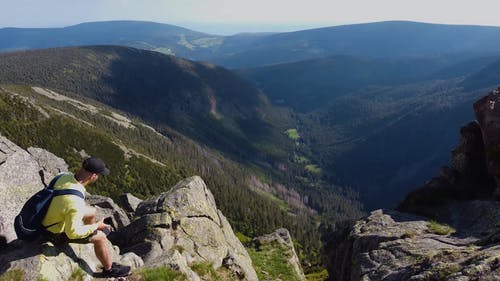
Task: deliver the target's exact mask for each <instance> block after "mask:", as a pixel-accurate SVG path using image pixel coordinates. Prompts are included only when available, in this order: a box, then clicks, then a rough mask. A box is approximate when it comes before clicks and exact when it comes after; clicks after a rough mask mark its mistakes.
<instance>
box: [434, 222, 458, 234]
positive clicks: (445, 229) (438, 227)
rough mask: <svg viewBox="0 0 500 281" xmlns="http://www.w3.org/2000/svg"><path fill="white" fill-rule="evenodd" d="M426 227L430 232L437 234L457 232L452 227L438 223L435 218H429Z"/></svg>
mask: <svg viewBox="0 0 500 281" xmlns="http://www.w3.org/2000/svg"><path fill="white" fill-rule="evenodd" d="M427 227H428V228H429V230H430V231H431V232H432V233H436V234H439V235H448V234H452V233H455V232H457V231H456V230H455V229H454V228H453V227H451V226H449V225H447V224H441V223H438V222H437V221H435V220H431V221H429V222H428V223H427Z"/></svg>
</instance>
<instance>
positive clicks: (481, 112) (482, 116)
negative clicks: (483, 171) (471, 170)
mask: <svg viewBox="0 0 500 281" xmlns="http://www.w3.org/2000/svg"><path fill="white" fill-rule="evenodd" d="M474 112H475V113H476V118H477V120H478V122H479V126H480V127H481V132H482V137H483V143H484V151H485V156H486V166H487V169H488V173H489V174H490V175H491V176H493V177H494V179H495V182H496V189H495V197H497V198H498V199H500V161H499V160H498V159H499V157H500V130H499V128H500V88H498V89H497V90H495V91H492V92H490V93H489V94H488V95H487V96H485V97H484V98H482V99H480V100H478V101H477V102H475V103H474Z"/></svg>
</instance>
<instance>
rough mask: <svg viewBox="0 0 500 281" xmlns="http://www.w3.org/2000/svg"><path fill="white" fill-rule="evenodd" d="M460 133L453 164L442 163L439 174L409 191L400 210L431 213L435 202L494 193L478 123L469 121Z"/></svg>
mask: <svg viewBox="0 0 500 281" xmlns="http://www.w3.org/2000/svg"><path fill="white" fill-rule="evenodd" d="M460 135H461V139H460V143H459V144H458V146H457V147H456V148H455V149H454V150H453V152H452V156H451V167H443V168H442V169H441V173H440V175H439V176H438V177H435V178H433V179H432V180H430V181H429V182H427V183H426V184H425V185H424V186H422V187H420V188H419V189H417V190H415V191H413V192H411V193H410V194H408V195H407V196H406V198H405V200H404V201H403V202H402V203H401V204H400V205H399V207H398V210H401V211H405V212H410V213H415V214H419V215H423V216H429V217H432V216H434V215H435V211H433V208H434V207H435V206H440V205H443V204H448V203H450V202H452V201H454V200H475V199H483V200H484V199H489V198H492V197H493V191H494V189H495V185H494V181H493V180H492V177H491V176H490V175H489V174H488V169H487V167H486V160H485V154H484V145H483V140H482V133H481V128H480V127H479V124H478V123H477V122H475V121H473V122H470V123H469V124H467V125H466V126H464V127H462V128H461V129H460Z"/></svg>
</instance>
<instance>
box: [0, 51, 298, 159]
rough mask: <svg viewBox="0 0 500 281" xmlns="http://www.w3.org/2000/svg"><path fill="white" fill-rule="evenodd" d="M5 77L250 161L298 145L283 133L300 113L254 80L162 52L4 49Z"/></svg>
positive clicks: (1, 72)
mask: <svg viewBox="0 0 500 281" xmlns="http://www.w3.org/2000/svg"><path fill="white" fill-rule="evenodd" d="M0 82H1V83H16V84H28V85H36V86H43V87H49V88H51V89H54V90H57V91H61V92H63V93H66V94H70V95H77V96H83V97H87V98H89V99H95V100H97V101H99V102H102V103H105V104H107V105H109V106H112V107H114V108H117V109H120V110H123V111H126V112H129V113H131V114H134V115H136V116H138V117H140V118H142V119H143V120H145V121H146V122H148V123H150V124H154V125H155V126H158V127H161V126H169V127H171V128H173V129H175V130H177V131H179V132H181V133H183V134H185V135H187V136H189V137H191V138H193V139H195V140H197V141H199V142H202V143H204V144H206V145H209V146H211V147H214V148H216V149H219V150H221V151H224V152H226V153H228V155H230V156H231V157H235V158H239V159H246V160H248V161H250V162H251V161H263V162H268V163H273V161H277V159H278V158H279V157H283V154H284V152H283V150H284V149H286V144H287V143H289V144H290V145H292V142H290V141H289V140H287V138H286V136H285V135H284V134H283V133H282V131H283V130H285V129H286V128H287V127H288V126H289V125H287V124H289V123H291V122H292V120H291V119H290V118H289V117H287V114H286V112H280V110H278V109H276V108H272V107H271V105H270V104H269V102H268V101H267V99H266V97H265V96H264V95H263V94H261V93H260V92H259V90H257V89H256V88H255V87H253V86H252V85H251V84H250V83H249V82H246V81H245V80H243V79H241V78H239V77H238V76H236V75H234V74H233V73H231V72H229V71H227V70H225V69H223V68H220V67H217V66H214V65H211V64H200V63H195V62H192V61H187V60H183V59H180V58H176V57H173V56H168V55H164V54H161V53H157V52H151V51H145V50H140V49H134V48H127V47H117V46H101V47H73V48H62V49H45V50H35V51H25V52H16V53H6V54H0ZM280 126H283V128H281V127H280ZM278 143H280V145H279V146H278V145H277V144H278ZM280 154H281V156H280ZM273 157H274V158H275V159H273Z"/></svg>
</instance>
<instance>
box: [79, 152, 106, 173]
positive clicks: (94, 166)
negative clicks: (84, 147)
mask: <svg viewBox="0 0 500 281" xmlns="http://www.w3.org/2000/svg"><path fill="white" fill-rule="evenodd" d="M82 168H84V169H85V170H86V171H89V172H91V173H94V174H101V175H104V176H107V175H109V169H108V168H106V164H104V161H102V160H101V159H100V158H96V157H89V158H87V159H85V160H84V161H83V164H82Z"/></svg>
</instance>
